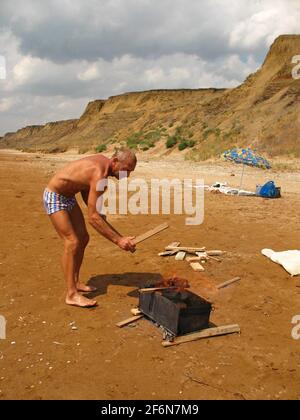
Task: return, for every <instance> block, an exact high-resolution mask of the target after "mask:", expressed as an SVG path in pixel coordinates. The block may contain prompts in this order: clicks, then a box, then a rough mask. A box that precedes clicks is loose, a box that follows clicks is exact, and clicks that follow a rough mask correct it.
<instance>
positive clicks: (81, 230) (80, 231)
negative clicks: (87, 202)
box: [70, 204, 97, 292]
mask: <svg viewBox="0 0 300 420" xmlns="http://www.w3.org/2000/svg"><path fill="white" fill-rule="evenodd" d="M70 218H71V222H72V225H73V228H74V230H75V232H76V236H77V238H79V249H78V253H77V257H76V267H75V281H76V287H77V290H78V291H79V292H94V291H96V290H97V289H96V288H95V287H92V286H87V285H85V284H84V283H82V282H81V281H80V279H79V274H80V268H81V265H82V261H83V257H84V251H85V248H86V247H87V245H88V243H89V239H90V238H89V234H88V231H87V229H86V225H85V220H84V217H83V214H82V211H81V209H80V207H79V205H78V204H76V205H75V207H74V208H73V210H72V211H71V212H70Z"/></svg>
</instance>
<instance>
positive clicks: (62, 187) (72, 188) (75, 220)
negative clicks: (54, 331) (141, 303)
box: [44, 150, 136, 307]
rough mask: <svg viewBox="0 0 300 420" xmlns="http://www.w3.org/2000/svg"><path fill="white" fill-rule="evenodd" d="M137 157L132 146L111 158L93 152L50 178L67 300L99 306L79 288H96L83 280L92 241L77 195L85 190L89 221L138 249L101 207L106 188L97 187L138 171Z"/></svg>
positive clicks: (48, 193)
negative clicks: (121, 232) (131, 148)
mask: <svg viewBox="0 0 300 420" xmlns="http://www.w3.org/2000/svg"><path fill="white" fill-rule="evenodd" d="M135 166H136V157H135V155H134V153H132V152H131V151H130V150H123V151H119V152H117V153H116V154H115V155H114V156H113V157H112V158H111V159H108V158H106V157H105V156H103V155H100V154H99V155H93V156H89V157H87V158H84V159H80V160H78V161H76V162H72V163H70V164H69V165H67V166H65V167H64V168H63V169H61V170H60V171H59V172H57V174H55V175H54V177H53V178H52V179H51V180H50V182H49V183H48V185H47V188H46V190H45V191H44V205H45V209H46V211H47V214H48V215H49V217H50V219H51V222H52V223H53V226H54V227H55V229H56V231H57V233H58V234H59V236H60V237H61V238H62V239H63V241H64V254H63V259H62V262H63V269H64V274H65V278H66V283H67V297H66V303H67V304H69V305H74V306H80V307H91V306H95V305H96V304H97V302H96V301H95V300H90V299H87V298H86V297H84V296H82V295H81V294H80V293H79V292H90V291H94V290H93V288H91V287H90V286H86V285H85V284H83V283H82V282H81V281H80V280H79V272H80V267H81V264H82V261H83V257H84V251H85V248H86V246H87V244H88V242H89V235H88V232H87V229H86V225H85V220H84V217H83V214H82V211H81V209H80V207H79V205H78V203H77V201H76V199H75V195H76V194H77V193H79V192H80V193H81V194H82V197H83V200H84V201H85V203H86V205H87V207H88V221H89V224H90V225H91V226H92V227H93V228H94V229H95V230H96V231H97V232H98V233H100V234H101V235H102V236H104V237H105V238H107V239H108V240H110V241H111V242H113V243H114V244H116V245H117V246H118V247H119V248H121V249H122V250H125V251H130V252H134V251H135V244H134V242H133V239H134V238H133V237H124V236H123V235H121V234H120V233H119V232H118V231H117V230H116V229H115V228H114V227H113V226H112V225H111V224H110V223H109V222H108V221H107V219H106V217H103V216H101V215H100V214H99V213H98V211H97V201H98V199H99V197H100V196H101V195H102V194H103V191H100V192H99V191H98V190H97V185H98V183H99V181H101V180H103V179H106V178H107V177H108V176H113V177H115V178H117V179H119V175H120V172H123V173H124V172H127V176H129V175H130V173H131V172H132V171H134V169H135Z"/></svg>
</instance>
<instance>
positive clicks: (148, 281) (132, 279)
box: [85, 273, 162, 299]
mask: <svg viewBox="0 0 300 420" xmlns="http://www.w3.org/2000/svg"><path fill="white" fill-rule="evenodd" d="M161 280H162V276H161V275H160V274H157V273H124V274H102V275H99V276H95V277H92V278H90V280H89V281H88V285H89V286H93V287H96V288H97V291H96V292H93V293H87V294H85V296H86V297H88V298H90V299H91V298H95V297H97V296H101V295H105V294H106V293H107V288H108V286H128V287H136V290H133V291H131V292H129V293H128V296H131V297H137V296H138V289H140V288H142V287H147V286H150V285H153V284H155V283H157V282H159V281H161Z"/></svg>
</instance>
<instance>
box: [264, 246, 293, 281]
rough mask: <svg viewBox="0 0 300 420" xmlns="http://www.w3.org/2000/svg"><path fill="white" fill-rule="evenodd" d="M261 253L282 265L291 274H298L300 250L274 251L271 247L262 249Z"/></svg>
mask: <svg viewBox="0 0 300 420" xmlns="http://www.w3.org/2000/svg"><path fill="white" fill-rule="evenodd" d="M262 254H263V255H265V256H266V257H268V258H270V259H271V260H272V261H274V262H275V263H277V264H280V265H282V267H283V268H284V269H285V270H286V271H287V272H288V273H290V274H291V275H292V276H298V275H299V274H300V251H297V250H294V251H283V252H275V251H273V250H272V249H263V250H262Z"/></svg>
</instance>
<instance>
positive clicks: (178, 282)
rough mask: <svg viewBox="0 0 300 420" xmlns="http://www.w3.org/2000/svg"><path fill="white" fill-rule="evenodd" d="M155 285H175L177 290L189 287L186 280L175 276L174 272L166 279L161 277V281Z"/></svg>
mask: <svg viewBox="0 0 300 420" xmlns="http://www.w3.org/2000/svg"><path fill="white" fill-rule="evenodd" d="M155 287H176V288H178V291H184V290H185V289H188V288H189V287H190V285H189V282H188V280H186V279H181V278H180V277H177V276H176V275H175V274H174V275H173V277H170V278H168V279H163V280H162V281H160V282H158V283H156V284H155Z"/></svg>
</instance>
